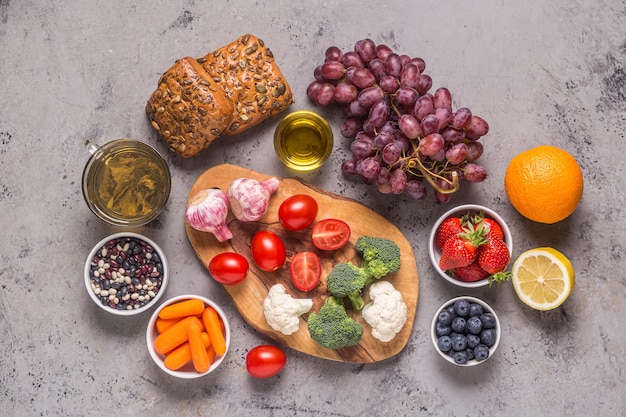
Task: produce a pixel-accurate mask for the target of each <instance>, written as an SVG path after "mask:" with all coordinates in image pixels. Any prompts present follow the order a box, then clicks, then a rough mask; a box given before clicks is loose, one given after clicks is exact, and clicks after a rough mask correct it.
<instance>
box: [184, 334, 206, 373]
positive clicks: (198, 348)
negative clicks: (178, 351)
mask: <svg viewBox="0 0 626 417" xmlns="http://www.w3.org/2000/svg"><path fill="white" fill-rule="evenodd" d="M187 332H189V350H190V351H191V361H192V362H193V367H194V368H195V369H196V371H198V372H200V373H203V372H206V371H208V370H209V368H210V367H211V361H209V355H208V354H207V351H206V347H205V346H204V343H203V342H202V334H201V331H200V326H199V325H195V324H193V325H191V326H189V327H188V328H187Z"/></svg>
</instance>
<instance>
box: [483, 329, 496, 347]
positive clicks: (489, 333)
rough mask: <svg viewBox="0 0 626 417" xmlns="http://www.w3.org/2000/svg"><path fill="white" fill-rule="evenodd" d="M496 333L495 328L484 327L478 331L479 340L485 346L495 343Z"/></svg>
mask: <svg viewBox="0 0 626 417" xmlns="http://www.w3.org/2000/svg"><path fill="white" fill-rule="evenodd" d="M496 335H497V331H496V329H485V330H483V331H482V332H480V341H481V343H483V344H485V345H487V346H493V344H494V343H496Z"/></svg>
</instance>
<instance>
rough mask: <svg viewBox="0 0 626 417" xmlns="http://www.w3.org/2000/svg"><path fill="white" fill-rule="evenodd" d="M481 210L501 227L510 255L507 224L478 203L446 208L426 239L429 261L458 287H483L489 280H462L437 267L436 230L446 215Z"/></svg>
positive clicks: (509, 232)
mask: <svg viewBox="0 0 626 417" xmlns="http://www.w3.org/2000/svg"><path fill="white" fill-rule="evenodd" d="M481 211H482V212H483V213H484V214H485V217H487V218H491V219H493V220H495V221H496V222H498V224H499V225H500V227H502V232H503V233H504V242H505V243H506V246H507V248H508V249H509V253H510V254H511V255H512V254H513V238H512V237H511V231H510V230H509V227H508V226H507V224H506V222H505V221H504V220H503V219H502V217H500V215H499V214H498V213H496V212H495V211H493V210H491V209H490V208H488V207H484V206H480V205H478V204H464V205H461V206H457V207H454V208H452V209H450V210H448V211H447V212H445V213H444V214H442V215H441V217H439V218H438V219H437V221H436V222H435V224H434V225H433V228H432V230H431V232H430V236H429V239H428V253H429V255H430V261H431V263H432V264H433V267H434V268H435V271H437V273H438V274H439V275H440V276H441V277H443V278H444V279H445V280H446V281H448V282H450V283H451V284H454V285H457V286H459V287H463V288H479V287H484V286H485V285H487V284H488V283H489V281H488V279H487V278H485V279H482V280H480V281H474V282H464V281H461V280H459V279H458V278H456V277H455V276H453V275H449V274H447V273H446V272H445V271H444V270H443V269H441V268H440V267H439V259H441V251H440V250H439V248H438V247H437V244H436V236H437V230H438V229H439V226H441V223H443V221H444V220H445V219H447V218H448V217H451V216H463V215H464V214H467V213H468V212H470V213H472V214H478V213H479V212H481Z"/></svg>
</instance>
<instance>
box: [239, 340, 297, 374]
mask: <svg viewBox="0 0 626 417" xmlns="http://www.w3.org/2000/svg"><path fill="white" fill-rule="evenodd" d="M286 363H287V356H286V355H285V352H283V350H282V349H281V348H279V347H277V346H272V345H259V346H255V347H253V348H252V349H250V351H249V352H248V354H247V355H246V369H247V370H248V373H249V374H250V375H252V376H253V377H255V378H271V377H273V376H274V375H277V374H278V373H279V372H280V371H282V370H283V368H284V367H285V364H286Z"/></svg>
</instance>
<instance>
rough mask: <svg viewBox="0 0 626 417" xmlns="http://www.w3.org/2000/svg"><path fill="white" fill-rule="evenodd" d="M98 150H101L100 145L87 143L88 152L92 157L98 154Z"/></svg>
mask: <svg viewBox="0 0 626 417" xmlns="http://www.w3.org/2000/svg"><path fill="white" fill-rule="evenodd" d="M98 149H100V145H96V144H95V143H93V142H91V141H87V152H89V154H90V155H93V154H94V153H96V151H97V150H98Z"/></svg>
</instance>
